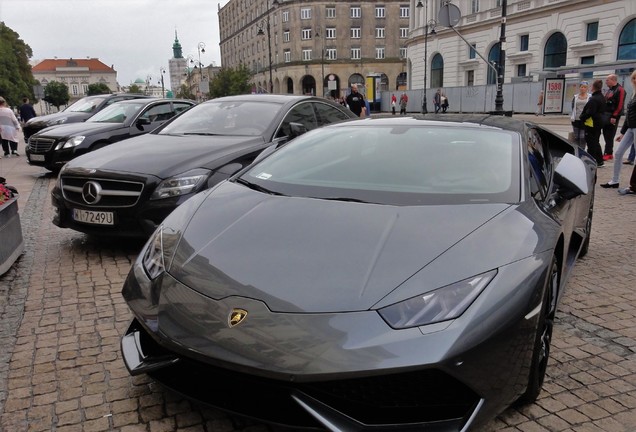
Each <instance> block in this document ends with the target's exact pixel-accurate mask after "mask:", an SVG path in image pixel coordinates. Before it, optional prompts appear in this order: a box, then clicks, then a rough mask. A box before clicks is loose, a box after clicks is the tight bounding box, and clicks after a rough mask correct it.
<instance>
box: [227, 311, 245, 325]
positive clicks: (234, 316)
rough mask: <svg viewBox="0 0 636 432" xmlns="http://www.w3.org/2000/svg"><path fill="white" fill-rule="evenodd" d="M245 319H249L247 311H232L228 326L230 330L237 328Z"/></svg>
mask: <svg viewBox="0 0 636 432" xmlns="http://www.w3.org/2000/svg"><path fill="white" fill-rule="evenodd" d="M245 317H247V311H246V310H245V309H238V308H234V309H232V312H230V316H229V317H228V320H227V324H228V325H229V326H230V328H232V327H235V326H237V325H239V324H240V323H242V322H243V321H244V320H245Z"/></svg>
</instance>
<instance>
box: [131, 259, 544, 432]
mask: <svg viewBox="0 0 636 432" xmlns="http://www.w3.org/2000/svg"><path fill="white" fill-rule="evenodd" d="M510 271H515V269H511V270H510ZM123 294H124V298H125V299H126V301H127V302H128V305H129V306H130V308H131V309H132V311H133V312H134V314H135V316H136V319H135V320H134V321H133V323H132V324H131V327H130V328H129V330H128V332H127V333H126V336H124V338H123V340H122V352H123V356H124V360H125V362H126V366H127V368H128V370H129V371H130V372H131V373H132V374H141V373H148V374H149V375H150V376H152V377H153V378H155V379H156V380H158V381H159V382H161V383H162V384H164V385H166V386H167V387H169V388H171V389H173V390H175V391H177V392H178V393H181V394H183V395H186V396H188V397H190V398H193V399H196V400H199V401H202V402H204V403H207V404H210V405H212V406H216V407H219V408H221V409H224V410H227V411H230V412H235V413H239V414H242V415H246V416H250V417H254V418H258V419H261V420H264V421H267V422H271V423H275V424H282V425H286V426H291V427H297V428H327V429H331V430H343V431H345V430H361V429H385V428H386V429H400V430H409V429H411V428H416V427H419V428H421V427H423V426H426V427H428V428H430V429H426V430H435V431H437V430H440V431H442V430H444V431H463V430H468V429H470V428H471V427H473V426H475V425H478V424H480V423H482V422H484V421H487V420H488V419H490V418H492V417H493V416H494V415H496V414H497V413H498V412H500V411H501V410H503V409H504V408H505V407H506V406H508V405H509V404H510V403H512V402H513V401H514V400H516V398H517V397H518V396H519V395H520V394H522V393H523V391H524V390H525V388H526V385H527V382H528V370H529V365H530V359H531V354H532V344H533V341H534V335H535V327H536V322H535V321H534V320H533V319H525V318H524V316H525V315H527V310H524V311H523V312H522V313H520V314H519V315H518V318H517V319H514V320H512V321H510V322H508V323H506V325H505V326H502V325H499V327H498V329H497V331H495V332H493V330H492V328H489V325H487V324H486V323H480V324H481V325H478V324H475V323H474V322H472V323H471V319H470V317H469V316H462V317H460V318H459V319H457V320H455V321H452V322H445V323H439V324H435V325H430V326H425V327H420V328H410V329H404V330H393V329H391V328H390V327H389V326H388V325H386V323H385V322H384V321H383V320H382V318H381V317H380V316H379V314H377V313H376V312H375V311H361V312H350V313H335V314H326V313H323V314H292V313H273V312H271V311H270V310H269V309H268V308H267V306H266V305H265V304H263V303H262V302H260V301H257V300H254V299H249V298H245V297H236V296H234V297H228V298H224V299H218V300H215V299H212V298H209V297H206V296H204V295H202V294H200V293H198V292H196V291H193V290H192V289H190V288H188V287H186V286H184V285H182V284H180V283H179V282H178V281H176V280H175V279H173V278H172V277H171V276H170V275H168V274H163V275H162V276H160V277H159V278H157V279H155V280H154V281H150V280H149V279H148V278H147V276H146V274H145V272H144V270H143V268H141V265H140V264H139V261H138V262H137V263H136V264H135V265H134V267H133V270H132V271H131V273H130V274H129V276H128V278H127V281H126V283H125V286H124V290H123ZM517 300H518V299H517ZM234 308H241V309H244V310H247V311H248V312H249V313H248V317H247V318H246V319H245V321H244V322H243V323H241V324H240V325H238V326H236V327H232V328H230V326H229V325H228V316H229V313H230V311H232V310H233V309H234ZM520 312H521V311H520ZM466 315H470V314H466ZM333 425H337V426H333Z"/></svg>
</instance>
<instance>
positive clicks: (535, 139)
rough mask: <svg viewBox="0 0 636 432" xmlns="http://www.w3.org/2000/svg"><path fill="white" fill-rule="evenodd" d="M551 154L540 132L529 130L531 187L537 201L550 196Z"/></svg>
mask: <svg viewBox="0 0 636 432" xmlns="http://www.w3.org/2000/svg"><path fill="white" fill-rule="evenodd" d="M548 158H549V154H548V152H547V149H546V148H545V146H544V142H543V140H542V139H541V136H540V135H539V133H538V132H537V131H536V130H534V129H530V130H528V163H529V165H530V189H531V193H532V196H533V197H534V199H535V200H537V201H544V200H545V199H546V198H547V196H548V183H549V179H550V172H549V170H548V166H549V160H548Z"/></svg>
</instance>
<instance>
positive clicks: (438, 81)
mask: <svg viewBox="0 0 636 432" xmlns="http://www.w3.org/2000/svg"><path fill="white" fill-rule="evenodd" d="M431 87H438V88H439V87H444V58H443V57H442V55H441V54H435V56H434V57H433V61H432V62H431Z"/></svg>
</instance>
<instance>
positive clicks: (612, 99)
mask: <svg viewBox="0 0 636 432" xmlns="http://www.w3.org/2000/svg"><path fill="white" fill-rule="evenodd" d="M605 84H606V85H607V91H606V92H605V103H606V104H607V111H606V113H605V116H604V119H603V139H604V140H605V150H604V151H603V160H612V159H614V137H615V136H616V129H617V128H618V122H619V120H620V119H621V116H622V115H623V105H624V104H625V89H624V88H623V86H621V85H620V84H619V83H618V76H617V75H616V74H610V75H608V76H607V78H605Z"/></svg>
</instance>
